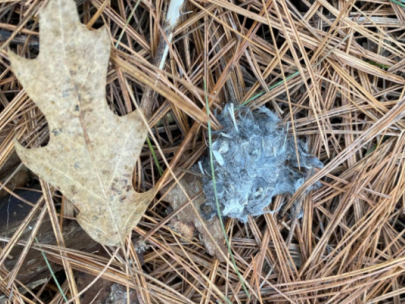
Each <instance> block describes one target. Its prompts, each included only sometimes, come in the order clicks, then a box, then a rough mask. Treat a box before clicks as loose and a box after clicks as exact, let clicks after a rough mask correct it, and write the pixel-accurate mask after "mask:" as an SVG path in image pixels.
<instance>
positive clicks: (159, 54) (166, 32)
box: [141, 0, 185, 119]
mask: <svg viewBox="0 0 405 304" xmlns="http://www.w3.org/2000/svg"><path fill="white" fill-rule="evenodd" d="M184 3H185V0H172V1H171V2H170V5H169V9H168V11H167V15H166V20H165V23H164V24H163V33H162V34H161V35H160V39H159V45H158V48H157V51H156V54H155V57H154V59H153V64H154V65H155V66H157V67H159V69H160V70H162V69H163V68H164V66H165V63H166V58H167V55H168V54H169V44H170V43H171V42H172V39H173V33H174V29H175V28H176V25H177V24H178V23H179V21H180V16H181V8H182V7H183V5H184ZM165 37H167V40H166V39H165ZM166 42H167V43H166ZM156 83H157V79H156ZM155 97H156V92H155V91H154V90H153V88H151V87H147V88H145V91H144V92H143V95H142V100H141V108H142V109H143V111H144V114H145V117H146V118H147V119H149V118H150V117H151V115H152V107H153V102H154V100H155Z"/></svg>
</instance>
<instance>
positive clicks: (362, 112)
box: [0, 0, 405, 304]
mask: <svg viewBox="0 0 405 304" xmlns="http://www.w3.org/2000/svg"><path fill="white" fill-rule="evenodd" d="M52 1H57V0H52ZM172 1H178V0H172ZM48 2H49V1H39V0H5V1H4V0H3V1H0V41H1V44H0V110H1V112H0V182H1V184H0V190H1V192H0V195H1V200H0V303H1V304H3V303H55V304H56V303H66V302H67V301H71V302H73V303H84V304H87V303H176V304H180V303H204V304H205V303H303V304H304V303H339V304H343V303H370V304H371V303H395V304H399V303H404V302H405V296H404V295H403V294H404V293H405V236H404V232H405V202H404V198H405V197H404V195H405V149H404V148H405V133H404V132H403V130H404V128H405V118H404V113H405V95H404V94H405V78H404V75H405V1H404V0H378V1H377V0H372V1H356V0H316V1H313V0H308V1H307V0H273V1H267V0H249V1H247V0H243V1H239V0H236V1H231V0H187V1H186V2H185V5H184V6H183V7H182V8H181V11H182V13H181V14H180V20H179V22H178V24H177V25H176V27H175V28H173V29H171V30H170V31H169V32H168V31H166V25H167V24H166V23H165V18H166V15H167V12H168V6H169V3H170V1H169V0H167V1H161V0H157V1H149V0H144V1H140V0H108V1H107V0H78V1H77V0H76V4H77V7H78V12H79V15H80V20H81V22H82V23H83V24H85V25H86V26H87V28H88V29H90V30H95V29H99V28H101V27H102V26H103V25H104V26H105V27H106V28H107V30H108V34H109V37H110V40H111V46H112V47H111V48H112V52H111V60H110V64H109V66H108V73H107V88H106V92H107V95H106V96H107V103H108V105H109V106H110V108H111V110H112V111H113V112H114V113H115V114H117V115H119V116H123V115H125V114H128V113H130V112H132V111H134V110H135V109H136V107H137V106H138V105H140V104H141V103H142V102H141V100H142V99H143V96H144V93H145V92H146V91H148V90H149V92H152V93H151V94H152V95H151V96H152V98H151V99H150V100H149V104H148V107H150V115H146V116H147V118H148V131H149V135H148V141H147V142H145V144H144V146H143V149H142V152H141V154H140V157H139V158H138V160H137V161H136V165H135V168H134V174H133V175H134V180H133V185H134V189H135V190H136V191H138V192H145V191H147V190H149V189H152V188H153V187H158V188H159V192H158V193H157V195H156V196H155V197H154V199H153V201H152V202H151V203H150V205H149V206H148V209H147V210H146V213H145V214H144V215H143V217H142V219H141V220H140V222H139V224H138V225H137V226H136V227H134V229H133V232H132V235H131V238H128V239H127V240H126V242H125V244H124V246H123V247H110V246H102V245H100V244H98V243H97V242H95V241H93V240H92V239H91V238H90V237H89V236H88V235H87V234H86V232H84V231H83V230H82V228H81V227H80V226H79V225H78V224H77V221H76V216H77V213H78V210H77V208H76V207H75V206H74V205H73V204H72V203H71V202H69V200H68V199H67V198H66V197H65V196H64V195H63V193H61V192H59V191H57V190H55V189H54V188H52V185H51V186H49V185H48V184H47V183H46V182H44V181H43V180H40V179H39V178H38V176H37V175H36V174H35V173H33V172H32V171H30V170H29V169H28V168H27V167H25V166H24V165H23V164H22V163H21V161H20V160H19V158H18V156H17V154H16V152H15V147H14V145H15V144H14V138H15V137H17V139H18V141H19V142H21V143H23V145H29V144H31V143H33V142H36V143H39V145H42V146H45V145H46V144H47V142H48V140H49V133H50V132H49V129H48V126H47V120H46V118H45V116H44V115H43V114H42V112H41V111H40V110H39V109H38V108H37V107H36V105H35V103H34V102H33V100H32V99H31V98H30V96H28V95H27V93H26V92H25V91H24V88H23V87H22V85H21V83H20V82H19V80H18V79H17V77H16V76H15V74H14V73H13V71H12V70H11V67H10V60H9V57H8V53H7V50H8V49H11V50H12V51H13V52H15V53H17V54H18V55H20V56H23V57H26V58H30V59H34V58H36V57H37V56H38V54H39V49H40V46H41V37H40V36H39V28H40V26H41V25H40V22H39V18H38V16H39V12H40V11H41V9H42V8H43V7H44V6H45V5H46V4H47V3H48ZM168 33H170V37H168ZM169 38H170V39H169ZM162 39H163V40H162ZM159 41H160V42H162V41H166V43H167V42H170V43H169V45H168V47H167V51H168V53H167V60H165V61H164V60H163V61H159V62H163V64H162V65H161V66H160V67H159V65H158V64H156V56H158V55H159V54H160V55H161V50H160V49H159ZM160 45H162V44H160ZM160 55H159V56H160ZM158 59H162V57H159V58H158ZM49 81H50V82H52V79H49ZM231 102H232V103H234V104H235V105H236V106H239V105H242V104H243V105H245V106H247V107H249V108H250V109H252V110H253V111H254V110H255V109H257V108H258V107H260V106H264V107H266V108H268V109H270V110H271V111H273V112H274V113H275V114H276V115H277V116H278V117H279V119H280V121H281V123H284V124H285V125H288V126H289V127H288V132H289V133H290V135H289V136H291V137H292V138H294V139H298V140H302V141H304V142H306V143H307V145H308V147H309V152H310V153H311V154H312V155H314V156H316V157H318V158H319V160H320V161H321V162H322V163H323V165H324V166H323V167H322V168H318V169H316V170H315V172H314V174H313V175H312V176H311V177H309V178H308V179H306V181H305V183H304V185H302V186H301V187H300V188H299V190H298V192H297V193H295V194H294V195H293V196H291V195H290V196H289V195H277V196H276V197H274V198H273V199H272V200H271V201H269V205H268V207H266V208H265V211H266V212H265V213H264V214H263V215H260V216H250V217H249V218H248V221H247V223H242V222H240V221H238V220H235V219H232V218H226V217H224V218H223V219H222V221H223V228H221V225H220V220H219V219H218V218H215V219H214V220H213V221H214V222H209V221H207V220H205V219H202V218H201V215H200V214H198V211H199V210H198V208H195V207H194V208H193V206H192V205H191V204H192V203H191V201H194V205H195V206H196V204H197V205H198V206H199V204H201V202H203V201H204V197H203V196H202V191H201V186H198V185H197V186H196V187H197V188H193V187H194V186H195V185H194V184H192V183H193V180H192V178H191V177H192V176H193V174H194V175H195V176H197V177H198V174H195V173H191V175H190V172H191V171H193V165H195V164H197V163H198V160H199V159H200V158H201V157H203V156H206V155H208V152H209V139H211V132H210V131H211V129H212V131H217V130H220V129H221V125H220V124H219V123H218V121H217V119H216V118H215V117H214V113H220V112H221V111H222V110H223V109H224V105H225V104H226V103H231ZM207 103H208V104H209V111H208V112H209V113H210V114H209V117H210V118H209V120H208V119H207V117H208V116H207V107H206V104H207ZM237 117H238V116H237V115H236V118H237ZM208 122H209V123H208ZM116 136H117V137H119V136H121V134H116ZM212 136H214V137H213V138H214V139H215V135H212ZM111 144H112V145H114V138H111ZM190 176H191V177H190ZM179 181H180V183H181V184H182V185H183V187H184V188H185V190H186V191H187V192H188V196H189V198H187V197H186V196H184V195H183V194H178V193H177V194H176V193H174V192H173V191H177V190H178V189H177V188H175V189H174V190H173V189H171V188H173V187H179V186H178V183H179ZM315 182H319V183H320V187H318V188H317V189H314V190H312V191H310V192H309V193H308V194H307V195H305V196H303V195H302V194H303V193H304V191H305V190H306V189H307V188H308V187H310V186H311V185H312V184H314V183H315ZM191 185H192V186H191ZM176 189H177V190H176ZM196 189H197V190H196ZM218 227H219V228H218ZM195 228H197V229H195ZM217 228H218V229H217ZM223 233H225V234H226V236H227V239H228V241H229V242H228V243H229V244H228V245H229V248H227V247H228V245H227V244H226V243H225V242H224V235H223Z"/></svg>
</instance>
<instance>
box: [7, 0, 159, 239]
mask: <svg viewBox="0 0 405 304" xmlns="http://www.w3.org/2000/svg"><path fill="white" fill-rule="evenodd" d="M40 39H41V40H40V53H39V56H38V57H37V59H35V60H27V59H24V58H21V57H19V56H17V55H15V54H13V53H11V52H9V54H8V55H9V58H10V61H11V67H12V70H13V71H14V73H15V74H16V76H17V78H18V79H19V81H20V82H21V83H22V85H23V86H24V89H25V90H26V92H27V93H28V95H29V96H30V97H31V98H32V100H33V101H34V102H35V103H36V105H37V106H38V107H39V108H40V109H41V111H42V112H43V113H44V115H45V117H46V119H47V120H48V126H49V130H50V140H49V144H48V145H47V146H46V147H41V148H36V149H26V148H23V147H22V146H21V145H20V144H19V143H18V142H17V141H16V140H15V147H16V150H17V153H18V155H19V156H20V158H21V160H22V161H23V162H24V163H25V164H26V165H27V167H28V168H30V169H31V170H32V171H33V172H34V173H36V174H37V175H38V176H40V177H41V178H43V179H45V180H46V181H48V182H49V183H51V184H52V185H53V186H55V187H57V188H59V189H60V190H61V191H62V193H63V194H64V195H65V196H66V197H67V198H68V199H69V200H70V201H72V202H73V203H74V204H76V206H77V207H78V208H79V210H80V213H79V215H78V216H77V220H78V222H79V224H80V225H81V226H82V227H83V229H84V230H85V231H86V232H87V233H88V234H89V235H90V236H91V237H92V238H93V239H94V240H96V241H97V242H99V243H101V244H103V245H109V246H114V245H119V244H122V241H123V240H124V239H125V237H127V236H128V235H129V233H130V231H131V229H132V228H134V227H135V226H136V224H137V223H138V222H139V220H140V218H141V217H142V215H143V213H144V212H145V210H146V208H147V206H148V204H149V202H150V201H151V200H152V199H153V197H154V195H155V193H156V191H155V189H152V190H150V191H148V192H146V193H142V194H141V193H137V192H135V190H134V189H133V186H132V180H133V168H134V166H135V162H136V160H137V159H138V157H139V154H140V152H141V149H142V146H143V144H144V142H145V139H146V136H147V128H146V126H145V124H144V123H143V121H142V119H141V114H140V112H139V111H134V112H132V113H131V114H129V115H127V116H123V117H118V116H116V115H114V114H113V113H112V112H111V110H110V109H109V108H108V106H107V102H106V96H105V95H106V92H105V87H106V76H107V66H108V60H109V55H110V40H109V36H108V33H107V31H106V29H101V30H97V31H89V30H87V29H86V27H85V26H84V25H83V24H81V22H80V20H79V17H78V13H77V9H76V6H75V3H74V1H73V0H51V1H49V3H48V5H47V6H46V7H45V8H44V9H43V10H42V12H41V14H40Z"/></svg>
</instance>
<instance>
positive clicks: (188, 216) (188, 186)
mask: <svg viewBox="0 0 405 304" xmlns="http://www.w3.org/2000/svg"><path fill="white" fill-rule="evenodd" d="M180 184H181V185H182V186H183V188H184V189H185V191H186V192H187V194H188V196H189V197H190V198H193V197H195V196H196V195H197V194H199V193H200V192H201V191H202V189H203V187H202V183H201V179H200V178H199V177H197V176H195V175H192V174H186V175H184V177H183V178H182V179H181V180H180ZM168 189H169V187H165V188H163V189H162V191H161V192H162V194H163V193H165V192H166V191H167V190H168ZM164 200H165V201H167V202H169V203H170V205H171V206H172V208H173V209H174V210H175V211H176V210H177V209H179V208H180V207H182V206H183V205H184V204H185V203H187V197H186V196H185V195H184V192H183V191H182V190H181V188H180V186H179V185H175V186H174V187H173V189H172V190H170V192H169V193H167V194H166V195H165V197H164ZM204 202H205V196H204V194H202V195H200V196H198V197H197V198H196V199H195V200H193V203H194V206H195V208H196V209H197V210H200V207H201V204H202V203H204ZM177 219H178V220H179V222H180V223H177V224H172V225H173V226H174V228H179V229H178V232H179V233H181V234H182V235H183V236H184V237H185V238H189V239H190V238H191V237H192V233H191V232H190V229H191V227H195V228H196V229H197V230H198V231H199V232H200V234H201V235H202V239H203V241H204V245H205V248H206V249H207V252H208V253H209V254H210V255H213V256H216V257H217V258H218V260H220V261H223V260H224V258H223V255H222V254H221V252H220V251H222V252H223V253H224V254H225V255H226V254H227V249H226V246H225V238H224V234H223V232H222V229H221V223H220V222H219V219H218V217H213V218H212V219H211V220H204V219H203V222H204V223H201V221H200V220H199V219H198V217H197V216H196V215H195V212H194V210H193V208H192V207H191V206H187V207H186V208H184V210H182V211H180V213H179V214H177ZM203 225H205V227H206V228H207V229H208V231H209V233H210V234H211V236H212V238H213V239H214V241H213V240H212V239H211V238H210V236H209V234H208V233H207V231H206V230H205V229H204V227H203ZM193 230H194V229H193Z"/></svg>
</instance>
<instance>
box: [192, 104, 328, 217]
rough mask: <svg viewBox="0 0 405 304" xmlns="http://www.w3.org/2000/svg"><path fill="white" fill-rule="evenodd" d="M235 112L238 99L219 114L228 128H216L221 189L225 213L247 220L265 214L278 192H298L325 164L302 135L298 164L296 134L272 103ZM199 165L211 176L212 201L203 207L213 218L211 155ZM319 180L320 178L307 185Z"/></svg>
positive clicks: (210, 193)
mask: <svg viewBox="0 0 405 304" xmlns="http://www.w3.org/2000/svg"><path fill="white" fill-rule="evenodd" d="M233 113H234V111H233V105H232V104H228V105H226V106H225V108H224V110H223V111H222V114H221V115H219V117H218V119H219V121H220V123H221V124H222V126H223V127H224V128H223V129H222V130H220V131H218V132H213V134H215V135H216V140H215V141H213V144H212V150H213V156H214V171H215V179H216V190H217V197H218V201H219V204H220V210H221V214H222V216H224V217H231V218H235V219H239V220H240V221H242V222H244V223H245V222H247V219H248V216H249V215H252V216H258V215H262V214H263V213H264V211H263V208H264V207H266V206H268V205H269V204H270V203H271V200H272V198H273V197H274V196H276V195H277V194H290V195H293V194H294V193H295V192H296V191H297V189H298V188H299V187H300V186H301V185H302V184H303V183H304V182H305V180H306V179H307V178H308V177H310V176H311V175H312V172H313V169H314V168H321V167H323V164H322V163H321V162H320V161H319V159H318V158H316V157H315V156H312V155H310V154H308V149H307V147H306V145H305V144H304V142H303V141H298V154H299V160H300V167H301V170H298V163H297V156H296V147H295V142H294V138H293V137H292V136H291V135H289V134H288V130H287V129H286V128H285V127H283V126H281V125H280V123H279V122H280V121H279V119H278V117H277V116H276V115H275V114H274V113H273V112H271V111H270V110H268V109H267V108H265V107H261V108H259V109H257V110H255V111H254V112H252V111H251V110H249V109H248V108H246V107H243V108H240V109H239V110H238V112H237V116H236V117H235V116H234V114H233ZM198 165H199V170H201V171H202V172H203V173H204V174H205V175H206V176H207V177H206V178H203V191H204V194H205V197H206V199H207V201H206V203H205V204H204V205H202V206H201V213H202V214H203V216H204V217H205V218H207V219H210V218H212V217H213V216H214V215H216V214H217V207H216V202H215V193H214V186H213V181H212V179H211V164H210V158H209V157H205V158H204V159H202V160H201V161H200V162H199V164H198ZM319 186H320V184H319V183H316V184H314V185H312V186H311V187H310V188H309V189H308V190H307V191H310V190H311V189H314V188H318V187H319Z"/></svg>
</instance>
